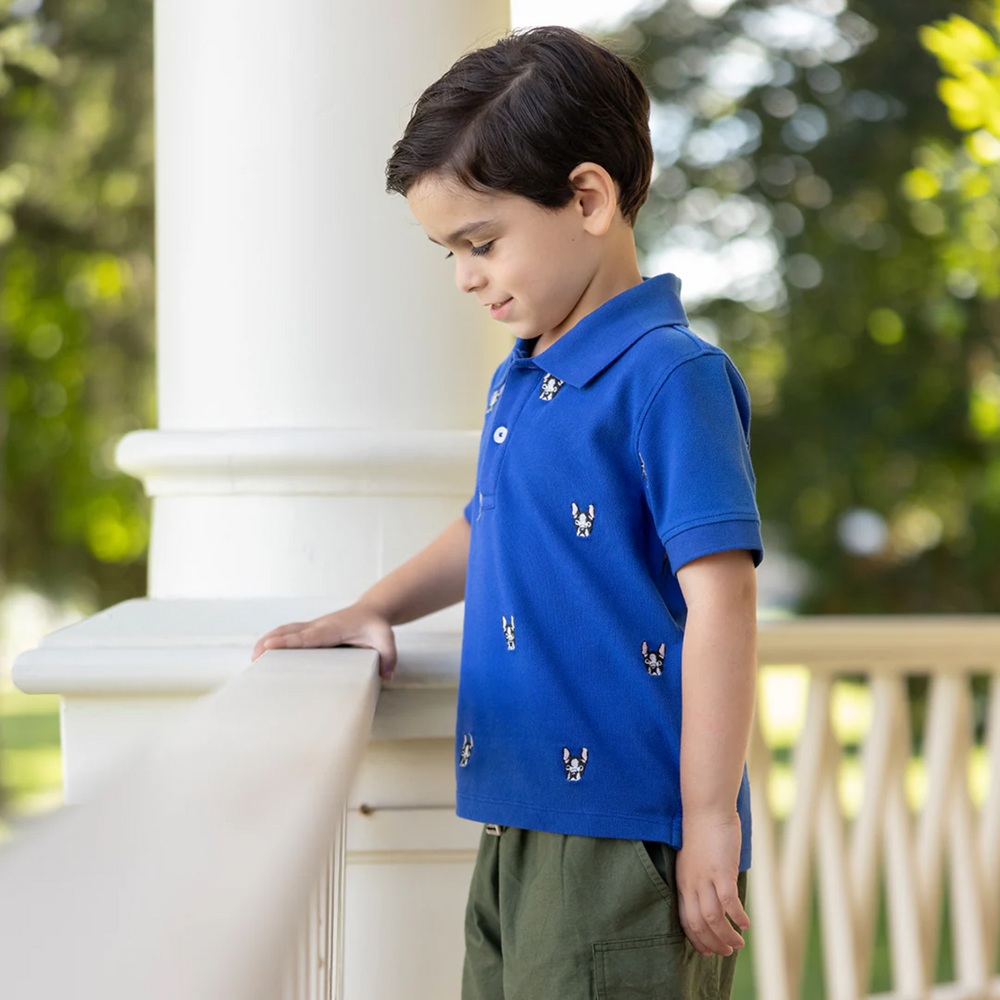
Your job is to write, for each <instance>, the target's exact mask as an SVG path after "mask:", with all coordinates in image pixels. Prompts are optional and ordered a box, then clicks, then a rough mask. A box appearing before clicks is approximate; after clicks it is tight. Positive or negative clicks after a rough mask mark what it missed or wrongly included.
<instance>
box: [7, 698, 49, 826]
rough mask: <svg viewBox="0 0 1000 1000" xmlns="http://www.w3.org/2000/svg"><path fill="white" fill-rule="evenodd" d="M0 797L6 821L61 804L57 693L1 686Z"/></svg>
mask: <svg viewBox="0 0 1000 1000" xmlns="http://www.w3.org/2000/svg"><path fill="white" fill-rule="evenodd" d="M0 793H2V803H3V811H4V813H5V814H6V816H7V818H8V819H15V820H16V818H17V817H18V815H24V814H27V813H34V812H39V811H41V810H45V809H49V808H52V807H54V806H57V805H59V804H60V803H61V802H62V752H61V750H60V746H59V696H58V695H28V694H24V693H22V692H21V691H18V690H17V689H15V688H13V687H8V686H5V687H3V688H0ZM4 835H5V828H0V839H2V838H3V837H4Z"/></svg>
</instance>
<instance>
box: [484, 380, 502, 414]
mask: <svg viewBox="0 0 1000 1000" xmlns="http://www.w3.org/2000/svg"><path fill="white" fill-rule="evenodd" d="M506 384H507V383H506V382H503V383H501V384H500V385H499V386H498V387H497V388H496V389H494V390H493V395H492V396H490V405H489V406H487V407H486V412H487V413H489V412H490V410H492V409H493V407H494V406H496V405H497V400H498V399H499V398H500V393H502V392H503V387H504V386H505V385H506Z"/></svg>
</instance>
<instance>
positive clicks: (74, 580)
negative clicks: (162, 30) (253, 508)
mask: <svg viewBox="0 0 1000 1000" xmlns="http://www.w3.org/2000/svg"><path fill="white" fill-rule="evenodd" d="M17 6H18V7H19V8H20V9H26V5H24V4H19V5H17ZM27 6H30V5H27ZM35 6H36V7H38V6H39V5H35ZM11 9H13V8H11ZM3 11H4V7H3V6H2V5H0V32H2V31H4V30H5V28H6V27H8V26H12V27H15V28H16V29H17V31H16V32H14V34H12V35H10V36H7V35H3V36H2V37H5V38H11V37H14V36H15V35H16V37H18V38H20V39H21V40H22V42H23V41H24V40H25V39H27V40H28V43H29V48H31V47H32V46H39V45H41V46H48V47H49V48H50V49H51V50H52V52H51V55H52V59H50V60H49V61H48V62H46V61H44V60H42V61H41V62H36V63H31V65H36V64H37V65H38V66H42V67H43V68H44V67H47V69H46V72H44V73H43V72H41V71H39V72H37V73H32V72H29V71H28V69H26V68H25V67H26V65H27V64H28V63H29V62H30V59H28V58H27V57H26V58H25V59H21V60H20V61H19V62H17V61H15V60H7V61H6V62H5V67H6V71H7V72H8V77H9V81H10V86H9V87H8V88H7V90H6V93H4V94H3V95H2V96H0V136H3V137H4V142H3V144H2V146H0V238H2V237H3V220H4V217H5V215H6V217H8V218H9V219H10V221H11V228H10V231H9V232H8V233H7V236H6V245H5V246H3V253H2V255H0V331H2V337H3V344H2V346H3V354H4V358H3V361H4V364H3V377H2V381H0V395H2V396H3V399H4V402H5V403H6V412H7V415H8V421H7V427H6V437H5V441H4V477H5V483H4V501H5V511H4V513H5V525H4V527H5V531H4V534H3V537H4V542H5V550H4V558H3V571H4V573H5V575H6V577H7V578H8V580H10V581H12V582H14V581H16V582H21V583H24V584H26V585H28V586H30V587H33V588H35V589H39V590H42V591H46V592H49V593H52V594H54V595H67V596H68V595H73V596H74V597H75V598H77V599H82V600H83V601H85V602H87V603H90V604H91V605H92V606H95V607H101V606H104V605H106V604H108V603H111V602H113V601H115V600H121V599H123V598H126V597H130V596H133V595H135V594H139V593H142V592H143V590H144V586H145V565H144V559H143V556H144V552H145V547H146V545H147V542H148V523H147V522H148V513H147V512H148V501H147V499H146V497H145V496H144V495H143V491H142V486H141V484H140V483H138V482H137V481H136V480H134V479H132V478H131V477H129V476H126V475H124V474H123V473H121V472H119V471H118V470H117V469H115V468H114V464H113V449H114V445H115V443H116V441H117V440H118V439H119V438H120V437H121V435H122V434H124V433H126V432H128V431H129V430H132V429H134V428H137V427H142V426H150V425H152V424H154V423H155V399H154V397H153V395H152V393H153V387H154V379H153V363H152V345H153V337H152V305H153V268H152V223H153V215H152V193H153V192H152V151H153V141H152V134H153V118H152V114H153V106H152V8H151V4H150V2H149V0H141V2H135V0H107V2H105V3H102V4H100V5H93V4H86V3H80V2H76V3H71V2H69V0H46V3H45V4H44V7H43V8H41V9H40V10H39V11H38V12H37V13H36V14H34V15H26V16H20V17H11V18H7V19H6V20H5V15H4V13H3ZM8 22H10V24H9V25H8ZM29 55H30V53H29ZM15 62H17V65H15Z"/></svg>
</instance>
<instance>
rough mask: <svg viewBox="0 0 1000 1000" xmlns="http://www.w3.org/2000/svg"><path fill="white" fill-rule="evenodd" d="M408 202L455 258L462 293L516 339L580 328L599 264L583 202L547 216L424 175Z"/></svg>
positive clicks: (511, 199) (515, 201)
mask: <svg viewBox="0 0 1000 1000" xmlns="http://www.w3.org/2000/svg"><path fill="white" fill-rule="evenodd" d="M406 200H407V202H408V203H409V206H410V210H411V211H412V212H413V215H414V216H415V217H416V219H417V221H418V222H419V223H420V225H421V226H422V227H423V229H424V232H426V233H427V235H428V237H429V238H430V239H431V240H432V241H433V242H435V243H438V244H440V245H441V246H442V247H444V248H445V249H447V250H448V251H449V253H448V254H447V257H449V258H451V259H452V260H454V264H455V283H456V284H457V285H458V287H459V290H461V291H463V292H473V293H474V294H475V296H476V298H477V299H478V300H479V301H480V302H481V303H482V304H483V306H484V307H485V308H488V309H490V315H491V316H493V318H494V319H498V320H500V321H501V322H503V323H507V324H508V325H509V326H510V328H511V332H512V333H513V334H514V335H515V336H517V337H521V338H524V339H526V340H527V339H531V338H533V337H539V336H541V335H542V334H545V333H548V332H553V333H555V334H556V335H558V334H561V333H563V332H565V330H566V329H568V328H569V326H571V325H572V324H573V322H575V316H574V315H573V314H574V313H575V312H577V311H578V308H577V307H578V305H579V304H580V301H581V299H582V298H583V297H584V294H585V292H586V291H587V288H588V286H589V285H590V283H591V281H592V280H593V277H594V275H595V274H596V272H597V270H598V266H599V263H600V258H599V252H600V248H599V247H598V246H597V245H596V244H597V243H598V242H599V241H595V240H594V239H592V238H590V239H588V238H587V237H588V235H589V234H588V225H587V214H586V211H585V209H584V207H583V206H582V205H581V200H580V199H573V200H571V201H570V203H569V204H568V205H565V206H564V207H563V208H560V209H547V208H543V207H542V206H540V205H537V204H536V203H535V202H533V201H531V200H530V199H528V198H525V197H522V196H521V195H516V194H510V193H508V192H505V191H494V192H490V193H488V194H486V193H482V192H479V191H472V190H471V189H469V188H467V187H465V186H464V185H462V184H461V183H460V182H459V181H457V180H455V179H453V178H450V177H442V176H440V175H438V174H426V175H425V176H424V177H422V178H421V179H420V180H419V181H417V182H416V183H415V184H414V185H413V186H412V187H411V188H410V190H409V192H408V193H407V196H406ZM474 225H475V228H474V229H472V228H470V227H472V226H474ZM442 256H444V255H442Z"/></svg>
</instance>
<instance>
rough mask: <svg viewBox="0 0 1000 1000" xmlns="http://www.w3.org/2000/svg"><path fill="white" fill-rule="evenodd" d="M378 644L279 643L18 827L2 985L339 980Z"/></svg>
mask: <svg viewBox="0 0 1000 1000" xmlns="http://www.w3.org/2000/svg"><path fill="white" fill-rule="evenodd" d="M377 659H378V657H377V654H376V653H374V652H373V651H372V650H369V649H336V650H331V649H317V650H298V651H295V652H287V651H277V652H271V653H268V654H267V655H266V656H264V657H261V658H260V659H259V660H258V661H256V662H255V663H254V664H252V665H250V666H249V667H248V668H247V669H246V670H245V671H244V672H242V673H241V674H240V675H239V676H237V677H236V678H234V679H233V680H231V681H229V682H228V683H227V684H225V685H224V686H223V687H222V688H220V689H219V690H218V691H216V692H214V693H212V694H209V695H206V696H205V697H204V698H202V699H201V700H200V701H198V702H197V703H195V704H194V705H193V706H192V707H191V708H190V711H189V712H188V713H187V714H186V715H185V716H184V717H183V721H182V722H181V723H180V724H178V725H177V726H176V727H175V728H173V729H171V731H170V732H169V734H167V735H166V737H165V738H162V739H159V740H158V741H156V742H155V743H154V744H152V745H151V746H149V747H148V748H147V749H146V750H144V751H142V752H141V753H140V754H138V755H137V756H136V757H134V758H132V760H131V761H130V762H129V763H128V764H127V765H125V766H124V767H123V768H120V769H119V770H118V771H117V772H116V773H115V774H114V776H113V777H110V778H109V779H108V780H107V781H106V782H105V785H104V787H103V788H102V789H101V790H99V792H98V793H97V794H96V795H95V796H94V798H93V799H92V800H91V801H90V802H88V803H86V804H85V805H81V806H71V807H67V808H66V809H63V810H60V811H59V812H57V813H56V814H54V815H53V816H51V817H49V818H48V819H47V820H45V821H44V822H42V823H41V825H40V826H38V827H37V828H35V829H33V830H32V831H31V833H30V835H25V836H23V837H22V838H19V839H18V838H16V839H15V840H14V842H13V843H12V844H11V845H10V846H8V847H7V848H5V849H4V851H3V852H2V853H0V988H2V992H3V995H4V996H9V997H16V998H18V1000H56V998H60V1000H61V998H64V997H70V996H72V997H74V998H76V1000H82V998H87V1000H91V998H92V1000H136V998H139V997H141V998H143V1000H178V998H180V997H184V998H185V1000H258V998H259V1000H275V998H276V997H278V996H281V995H282V994H284V996H286V997H289V998H292V997H294V998H305V997H309V998H311V1000H320V998H326V997H332V996H335V995H336V996H338V997H339V996H340V995H341V991H340V990H339V989H338V988H337V983H338V980H339V979H340V978H341V977H342V974H343V964H342V961H337V952H338V944H337V942H338V938H340V937H341V928H340V926H339V922H338V919H337V914H339V913H342V912H343V908H342V906H337V905H336V903H337V899H338V897H339V896H340V894H341V893H342V891H343V858H344V854H343V849H344V844H343V840H344V838H343V836H342V831H343V826H344V823H343V820H344V807H345V802H346V799H347V793H348V790H349V787H350V785H351V781H352V779H353V777H354V774H355V771H356V769H357V767H358V765H359V763H360V761H361V758H362V756H363V755H364V751H365V747H366V745H367V742H368V736H369V733H370V731H371V724H372V718H373V716H374V711H375V704H376V700H377V697H378V683H379V682H378V673H377ZM331 845H333V847H332V850H331Z"/></svg>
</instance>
